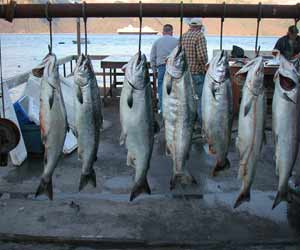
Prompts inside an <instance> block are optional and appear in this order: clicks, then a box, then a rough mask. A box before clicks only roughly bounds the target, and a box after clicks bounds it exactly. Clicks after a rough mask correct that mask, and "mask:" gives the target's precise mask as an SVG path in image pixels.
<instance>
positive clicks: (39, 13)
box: [0, 3, 300, 19]
mask: <svg viewBox="0 0 300 250" xmlns="http://www.w3.org/2000/svg"><path fill="white" fill-rule="evenodd" d="M45 6H46V5H45V4H16V5H14V6H12V5H2V6H1V5H0V18H4V19H8V16H9V14H10V15H11V14H12V12H13V18H44V17H45ZM142 7H143V17H180V4H160V3H144V4H142ZM261 8H262V13H261V14H262V15H261V18H299V17H300V7H299V4H296V5H274V4H272V5H271V4H263V5H262V7H261ZM1 10H2V11H1ZM139 10H140V8H139V4H138V3H87V4H86V16H87V17H139ZM48 11H49V16H51V17H54V18H55V17H57V18H74V17H82V4H50V6H49V10H48ZM223 12H224V5H223V4H204V3H203V4H184V5H183V14H184V17H197V16H198V17H199V16H200V17H209V18H217V17H222V16H223V15H224V13H223ZM258 15H259V6H258V5H254V4H226V16H225V18H257V17H258Z"/></svg>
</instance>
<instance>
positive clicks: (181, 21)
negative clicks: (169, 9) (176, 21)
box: [175, 1, 183, 57]
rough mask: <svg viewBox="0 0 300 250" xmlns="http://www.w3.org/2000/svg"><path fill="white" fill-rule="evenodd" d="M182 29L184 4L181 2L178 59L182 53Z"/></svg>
mask: <svg viewBox="0 0 300 250" xmlns="http://www.w3.org/2000/svg"><path fill="white" fill-rule="evenodd" d="M182 27H183V2H182V1H181V2H180V36H179V47H178V50H177V53H176V56H175V57H177V56H178V55H179V54H180V52H181V51H182Z"/></svg>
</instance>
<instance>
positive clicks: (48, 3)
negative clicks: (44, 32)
mask: <svg viewBox="0 0 300 250" xmlns="http://www.w3.org/2000/svg"><path fill="white" fill-rule="evenodd" d="M49 7H50V2H49V1H48V2H47V3H46V7H45V16H46V18H47V20H48V22H49V34H50V37H49V39H50V41H49V42H50V44H49V45H48V49H49V54H52V18H51V17H50V16H49Z"/></svg>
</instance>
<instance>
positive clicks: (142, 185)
mask: <svg viewBox="0 0 300 250" xmlns="http://www.w3.org/2000/svg"><path fill="white" fill-rule="evenodd" d="M142 193H147V194H151V189H150V187H149V184H148V181H147V177H145V178H144V179H143V180H142V181H139V182H137V183H135V184H134V186H133V188H132V190H131V194H130V199H129V200H130V201H133V200H134V199H135V198H136V197H138V196H139V195H140V194H142Z"/></svg>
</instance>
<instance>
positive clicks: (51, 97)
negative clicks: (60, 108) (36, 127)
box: [49, 88, 54, 109]
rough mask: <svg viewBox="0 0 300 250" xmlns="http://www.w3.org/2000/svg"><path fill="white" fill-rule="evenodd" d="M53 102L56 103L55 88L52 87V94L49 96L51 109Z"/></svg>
mask: <svg viewBox="0 0 300 250" xmlns="http://www.w3.org/2000/svg"><path fill="white" fill-rule="evenodd" d="M53 103H54V88H52V91H51V95H50V97H49V106H50V109H52V106H53Z"/></svg>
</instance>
